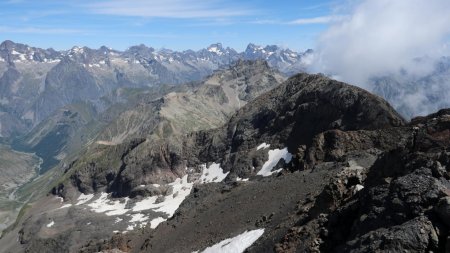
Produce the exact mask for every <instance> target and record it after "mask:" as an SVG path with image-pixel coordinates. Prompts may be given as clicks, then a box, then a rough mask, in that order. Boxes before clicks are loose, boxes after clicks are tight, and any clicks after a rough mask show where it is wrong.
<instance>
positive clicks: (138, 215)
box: [130, 213, 148, 223]
mask: <svg viewBox="0 0 450 253" xmlns="http://www.w3.org/2000/svg"><path fill="white" fill-rule="evenodd" d="M146 220H148V217H145V215H143V214H141V213H136V214H133V215H131V220H130V222H131V223H136V222H144V221H146Z"/></svg>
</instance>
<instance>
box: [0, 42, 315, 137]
mask: <svg viewBox="0 0 450 253" xmlns="http://www.w3.org/2000/svg"><path fill="white" fill-rule="evenodd" d="M311 53H312V51H311V50H308V51H306V52H302V53H298V52H294V51H292V50H290V49H285V48H281V47H278V46H274V45H273V46H266V47H261V46H257V45H254V44H249V45H248V46H247V49H246V50H245V51H244V52H240V53H238V52H237V51H236V50H234V49H232V48H229V47H227V48H224V47H223V46H222V44H220V43H217V44H212V45H210V46H209V47H207V48H205V49H201V50H199V51H193V50H186V51H183V52H177V51H172V50H169V49H161V50H156V49H154V48H151V47H147V46H145V45H139V46H133V47H130V48H129V49H127V50H126V51H117V50H113V49H111V48H108V47H105V46H102V47H100V48H99V49H90V48H87V47H73V48H72V49H70V50H67V51H56V50H54V49H41V48H35V47H31V46H28V45H24V44H19V43H14V42H12V41H9V40H7V41H4V42H3V43H1V44H0V138H9V137H12V136H19V135H23V134H24V133H27V132H28V131H30V130H31V129H32V128H33V127H34V126H36V125H37V124H39V123H40V122H41V121H42V120H44V119H46V118H47V117H48V116H49V115H51V114H52V113H53V112H55V111H56V110H57V109H58V108H62V107H63V106H65V105H68V104H72V103H79V102H89V103H91V104H92V105H93V107H94V108H95V110H98V111H102V110H104V109H105V108H106V107H107V106H106V105H105V104H104V101H102V99H101V98H102V97H104V96H105V95H107V94H110V93H111V92H113V91H114V90H116V89H117V88H126V87H131V88H138V87H151V86H154V85H159V84H182V83H186V82H190V81H196V80H201V79H202V78H203V77H206V76H208V75H210V74H212V73H213V72H214V71H215V70H217V69H221V68H226V67H228V66H229V65H230V64H232V63H234V62H236V61H238V60H265V61H267V62H268V64H269V66H270V67H272V68H275V69H278V70H279V71H281V72H282V73H284V74H286V75H291V74H293V73H297V72H300V71H304V70H305V69H306V66H307V61H306V59H307V57H306V56H307V55H309V54H311Z"/></svg>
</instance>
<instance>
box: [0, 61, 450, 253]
mask: <svg viewBox="0 0 450 253" xmlns="http://www.w3.org/2000/svg"><path fill="white" fill-rule="evenodd" d="M254 64H256V65H251V64H250V65H248V64H247V65H245V66H240V67H239V69H245V68H250V66H252V67H251V68H250V69H251V70H252V71H253V72H252V71H250V72H251V73H258V71H256V70H258V69H262V68H264V66H265V65H264V64H263V65H261V64H257V63H254ZM236 66H239V64H238V65H236ZM255 67H256V68H255ZM254 71H256V72H254ZM242 72H243V73H248V71H235V70H233V67H232V68H231V69H230V70H228V71H225V72H218V73H216V74H214V75H212V76H211V78H210V79H207V81H205V82H203V83H202V84H200V85H198V86H196V89H195V91H193V92H192V93H190V95H189V96H186V93H185V92H175V93H171V94H168V95H166V96H164V99H163V100H162V101H159V103H158V106H155V107H152V108H154V110H155V111H154V112H150V111H147V113H149V114H155V115H159V117H157V118H155V119H154V120H153V121H154V122H155V124H154V125H155V126H158V125H159V124H162V125H165V124H166V123H167V124H170V125H171V126H172V129H179V130H178V131H173V132H170V133H169V132H167V131H166V132H165V133H166V135H165V136H164V137H163V138H161V136H159V133H160V132H158V131H159V129H160V127H153V128H150V129H153V130H151V131H148V132H143V135H142V136H141V137H140V138H134V137H133V136H132V135H130V136H129V137H128V138H125V139H124V140H122V141H121V142H118V143H113V141H111V140H108V141H107V140H104V141H103V142H102V143H97V144H96V145H93V146H91V147H90V149H89V150H88V151H86V152H85V153H84V154H83V155H81V156H80V157H79V158H78V159H76V160H75V161H74V162H73V163H71V164H70V165H69V166H68V167H67V168H66V170H65V172H64V175H62V177H61V179H60V180H59V183H58V184H56V185H55V187H54V188H53V191H52V193H53V194H55V195H56V196H58V198H57V197H56V196H47V197H44V198H42V199H40V200H39V201H37V202H36V204H35V205H34V207H33V208H32V209H31V210H30V211H29V212H28V213H27V214H26V215H25V216H24V217H23V219H21V221H20V223H19V225H18V226H17V227H16V228H14V229H13V230H11V232H10V233H8V234H7V235H6V236H5V237H4V238H3V239H2V240H0V243H3V242H5V240H6V241H7V240H8V238H11V236H15V235H16V234H17V233H18V234H19V242H13V240H10V242H9V243H7V244H6V243H5V245H7V248H8V249H11V250H13V249H14V250H16V251H20V250H25V251H26V250H28V251H30V250H36V249H37V250H41V251H72V252H78V251H81V252H99V251H103V252H110V250H114V251H116V252H148V251H151V252H153V251H154V252H193V251H198V250H200V251H201V250H204V249H205V248H207V247H211V246H213V245H214V244H216V243H219V242H221V241H222V240H225V239H227V238H234V237H237V238H239V235H244V234H243V233H244V232H245V231H253V232H249V233H250V234H254V233H256V231H258V237H257V238H256V239H255V240H256V242H252V244H251V246H250V247H249V248H247V250H248V251H249V252H273V251H275V252H296V251H306V252H312V251H321V252H336V251H352V252H367V251H384V250H386V251H396V250H400V249H417V250H418V251H426V250H433V251H444V250H445V247H446V246H445V241H446V238H447V236H448V229H447V224H446V217H447V216H446V215H448V214H447V211H448V210H447V209H448V203H447V202H448V200H447V198H448V197H446V196H447V195H448V193H447V192H448V187H449V186H450V182H449V181H448V180H449V177H448V175H447V174H448V172H447V171H446V169H445V168H446V167H448V161H449V159H448V154H447V153H448V152H446V150H447V149H448V147H449V145H450V142H449V140H450V136H449V134H448V132H449V131H450V130H449V129H450V125H449V119H450V116H449V115H450V113H449V111H448V110H443V111H440V112H439V113H436V114H434V115H430V116H428V117H422V118H416V119H414V120H413V121H412V122H409V123H407V122H405V121H404V120H403V119H402V118H401V117H400V116H399V115H398V114H397V112H395V111H394V110H393V109H392V107H391V106H390V105H389V104H388V103H386V102H385V101H384V100H382V99H381V98H379V97H377V96H374V95H372V94H370V93H368V92H366V91H364V90H362V89H360V88H357V87H354V86H350V85H347V84H344V83H341V82H337V81H334V80H331V79H329V78H326V77H324V76H322V75H307V74H300V75H296V76H294V77H291V78H290V79H288V80H287V81H285V82H284V83H282V84H280V85H277V86H275V88H273V89H272V90H270V91H268V92H263V90H264V89H259V90H261V92H263V94H261V95H259V96H257V97H256V98H254V99H249V100H245V99H242V100H235V101H241V102H245V105H242V107H241V108H240V109H238V108H237V107H236V109H235V110H237V112H236V113H234V114H233V115H232V116H231V118H229V119H228V120H225V121H223V123H222V126H220V127H217V128H211V129H200V131H195V130H198V129H190V128H189V127H186V129H183V128H182V127H181V126H184V125H186V121H185V120H179V119H178V118H177V117H172V118H170V117H169V115H174V113H170V114H168V113H166V112H167V110H166V111H165V109H164V108H165V107H169V108H177V110H181V109H180V107H174V106H175V105H177V104H178V103H179V99H186V98H190V97H192V100H194V101H195V99H197V100H198V101H203V100H201V99H200V98H203V97H202V96H203V95H202V94H211V92H210V91H209V89H211V87H213V88H214V92H213V93H212V94H214V96H208V97H209V98H210V99H211V100H210V101H206V102H205V101H203V102H204V103H207V104H208V105H213V104H214V103H217V104H223V105H225V106H224V108H227V106H228V105H229V104H232V105H234V106H235V103H231V102H230V101H232V100H231V99H230V98H233V97H234V98H235V99H236V97H235V96H228V94H237V97H239V98H245V97H246V95H247V93H242V91H243V90H247V88H245V89H244V88H243V89H239V87H240V86H239V85H236V86H235V89H234V90H232V92H234V93H227V92H225V90H226V88H227V87H229V88H231V87H232V85H230V82H229V81H230V80H234V81H232V82H231V83H235V82H237V81H236V79H233V78H230V77H239V76H241V74H239V73H242ZM264 73H266V72H264ZM276 74H277V73H276V72H272V73H271V74H269V75H267V73H266V75H262V76H261V77H264V78H263V79H264V80H266V79H267V78H268V77H271V76H272V77H274V75H276ZM220 76H221V77H222V79H217V77H220ZM244 76H245V75H244ZM250 76H252V77H254V76H255V75H250ZM269 79H270V80H273V79H272V78H268V79H267V80H269ZM212 80H216V81H217V80H220V81H217V82H213V81H212ZM237 80H239V78H238V79H237ZM258 80H259V79H258ZM256 83H259V82H258V81H256V82H254V83H252V82H245V84H246V86H243V87H251V86H253V85H256ZM218 87H220V89H219V88H218ZM263 87H270V86H267V85H265V86H263ZM252 89H253V88H252ZM220 90H222V91H223V93H222V92H220ZM230 90H231V89H230ZM220 94H222V95H220ZM224 94H225V95H224ZM183 96H185V97H183ZM190 101H191V100H186V107H185V108H184V109H185V110H184V111H183V114H184V113H186V112H187V111H191V110H194V108H198V107H199V105H198V103H199V102H198V101H195V103H194V102H190ZM191 103H192V104H193V105H195V106H192V107H190V106H191ZM139 106H142V105H138V106H137V107H139ZM189 108H191V109H189ZM177 110H173V111H171V112H177ZM136 113H137V114H139V112H138V111H137V112H136ZM205 113H206V114H205V115H208V112H205ZM198 117H199V118H200V116H198ZM161 122H165V123H164V124H163V123H161ZM138 125H142V126H143V125H146V124H138ZM211 127H214V126H211ZM155 133H158V134H156V135H155ZM144 135H145V138H144ZM136 136H137V135H136ZM61 201H63V202H61ZM38 213H39V214H40V215H36V214H38ZM81 227H82V230H83V231H84V232H83V234H80V233H79V232H78V231H79V230H80V228H81ZM100 228H101V229H100ZM386 234H387V235H389V237H385V236H384V235H386ZM367 238H372V239H370V240H369V239H367ZM230 240H231V239H230Z"/></svg>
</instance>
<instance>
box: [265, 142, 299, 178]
mask: <svg viewBox="0 0 450 253" xmlns="http://www.w3.org/2000/svg"><path fill="white" fill-rule="evenodd" d="M281 159H284V161H285V162H286V163H289V162H290V161H291V159H292V154H291V153H289V152H288V150H287V148H284V149H272V150H269V160H267V162H265V163H264V165H263V166H262V168H261V170H260V171H258V173H257V174H256V175H260V176H263V177H268V176H270V175H272V174H274V173H277V172H280V171H281V170H282V169H279V170H276V171H272V169H273V167H275V165H277V163H278V162H279V161H280V160H281Z"/></svg>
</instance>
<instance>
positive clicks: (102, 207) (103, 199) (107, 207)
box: [88, 192, 129, 216]
mask: <svg viewBox="0 0 450 253" xmlns="http://www.w3.org/2000/svg"><path fill="white" fill-rule="evenodd" d="M128 200H129V198H128V197H127V198H124V199H123V201H120V200H109V199H108V193H106V192H102V193H101V195H100V197H99V198H98V199H96V200H95V201H94V202H92V203H91V204H88V206H89V207H91V208H92V210H93V211H94V212H96V213H105V214H106V215H108V216H112V215H122V214H125V213H126V212H128V211H129V209H125V206H126V205H127V202H128Z"/></svg>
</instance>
